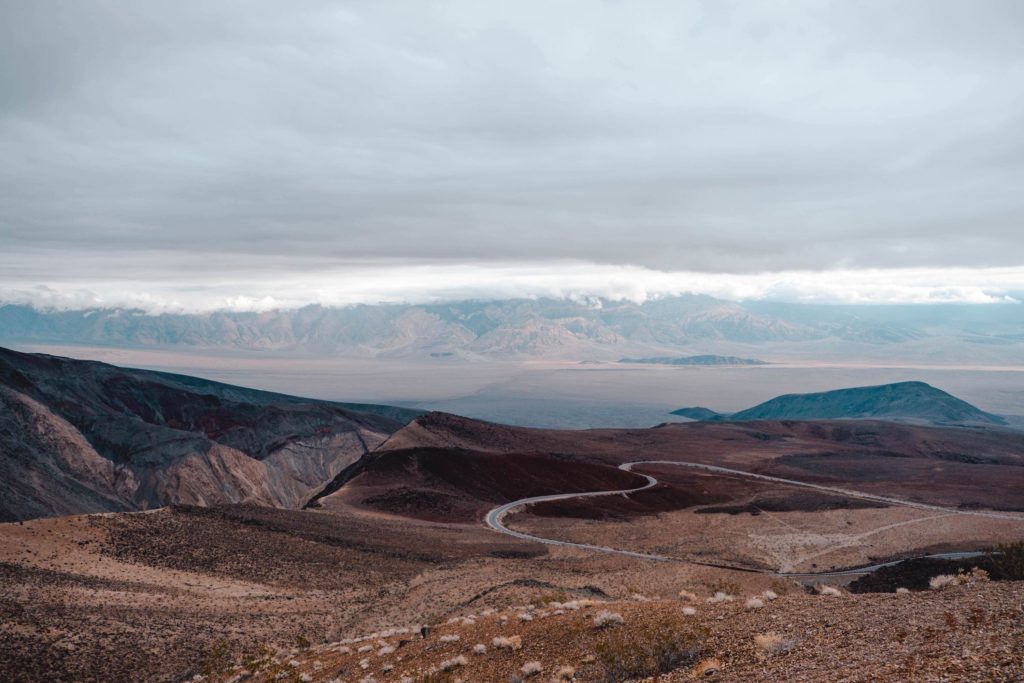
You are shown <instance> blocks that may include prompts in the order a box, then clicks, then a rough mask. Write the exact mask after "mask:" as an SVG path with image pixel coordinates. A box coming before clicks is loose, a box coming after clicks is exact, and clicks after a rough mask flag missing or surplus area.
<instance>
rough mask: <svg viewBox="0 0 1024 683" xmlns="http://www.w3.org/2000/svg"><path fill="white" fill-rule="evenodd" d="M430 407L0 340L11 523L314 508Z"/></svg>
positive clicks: (4, 510)
mask: <svg viewBox="0 0 1024 683" xmlns="http://www.w3.org/2000/svg"><path fill="white" fill-rule="evenodd" d="M419 414H421V413H420V412H419V411H413V410H407V409H403V408H393V407H390V406H376V405H365V404H345V403H330V402H326V401H314V400H311V399H300V398H295V397H292V396H284V395H281V394H273V393H269V392H264V391H256V390H252V389H245V388H242V387H236V386H231V385H227V384H220V383H217V382H210V381H207V380H203V379H198V378H195V377H185V376H181V375H171V374H166V373H160V372H149V371H145V370H130V369H124V368H119V367H115V366H112V365H107V364H105V363H96V362H91V361H78V360H72V359H69V358H58V357H54V356H45V355H38V354H24V353H17V352H15V351H10V350H8V349H2V348H0V521H10V520H15V519H28V518H32V517H40V516H49V515H59V514H74V513H82V512H102V511H124V510H143V509H147V508H154V507H160V506H163V505H166V504H169V503H191V504H198V505H211V504H216V503H236V502H252V503H259V504H263V505H273V506H277V507H301V506H302V505H303V504H304V503H305V502H306V501H307V500H308V499H309V498H310V497H311V496H312V495H313V494H314V493H316V492H317V491H319V490H320V488H322V486H323V482H325V481H329V480H330V479H331V478H332V477H334V476H335V475H336V474H337V473H338V472H339V471H341V470H342V469H344V468H345V467H347V466H348V465H350V464H352V463H353V462H355V461H356V460H358V459H359V458H361V457H362V456H363V455H364V454H365V453H367V452H369V451H370V450H372V449H373V448H374V447H376V446H377V445H379V444H380V443H382V442H383V441H384V440H385V439H387V438H388V436H390V435H391V434H392V433H394V432H395V431H396V430H398V429H399V428H401V427H402V426H403V425H405V424H406V423H407V422H408V421H409V420H411V419H412V418H414V417H415V416H417V415H419Z"/></svg>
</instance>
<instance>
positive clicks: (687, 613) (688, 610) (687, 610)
mask: <svg viewBox="0 0 1024 683" xmlns="http://www.w3.org/2000/svg"><path fill="white" fill-rule="evenodd" d="M696 613H697V610H695V609H694V608H692V607H684V608H683V615H684V616H687V617H692V616H693V615H694V614H696Z"/></svg>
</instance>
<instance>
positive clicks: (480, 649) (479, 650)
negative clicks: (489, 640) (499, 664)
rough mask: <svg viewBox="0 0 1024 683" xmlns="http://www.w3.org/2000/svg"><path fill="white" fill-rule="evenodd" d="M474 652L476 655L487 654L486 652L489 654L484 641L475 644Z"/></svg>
mask: <svg viewBox="0 0 1024 683" xmlns="http://www.w3.org/2000/svg"><path fill="white" fill-rule="evenodd" d="M473 654H475V655H485V654H487V646H486V645H484V644H483V643H477V644H476V645H474V646H473Z"/></svg>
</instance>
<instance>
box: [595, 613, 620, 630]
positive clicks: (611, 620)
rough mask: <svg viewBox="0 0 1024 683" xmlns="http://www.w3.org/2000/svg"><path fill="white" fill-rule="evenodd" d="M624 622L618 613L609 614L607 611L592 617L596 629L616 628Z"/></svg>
mask: <svg viewBox="0 0 1024 683" xmlns="http://www.w3.org/2000/svg"><path fill="white" fill-rule="evenodd" d="M623 622H624V620H623V618H622V615H621V614H619V613H618V612H609V611H608V610H602V611H600V612H598V613H597V616H595V617H594V626H596V627H597V628H605V627H607V626H618V625H619V624H622V623H623Z"/></svg>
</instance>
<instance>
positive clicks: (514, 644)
mask: <svg viewBox="0 0 1024 683" xmlns="http://www.w3.org/2000/svg"><path fill="white" fill-rule="evenodd" d="M491 645H493V646H494V647H496V648H498V649H499V650H512V651H513V652H515V651H516V650H518V649H519V648H521V647H522V646H523V639H522V638H520V637H519V636H508V637H506V636H497V637H495V638H494V640H492V641H491Z"/></svg>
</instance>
